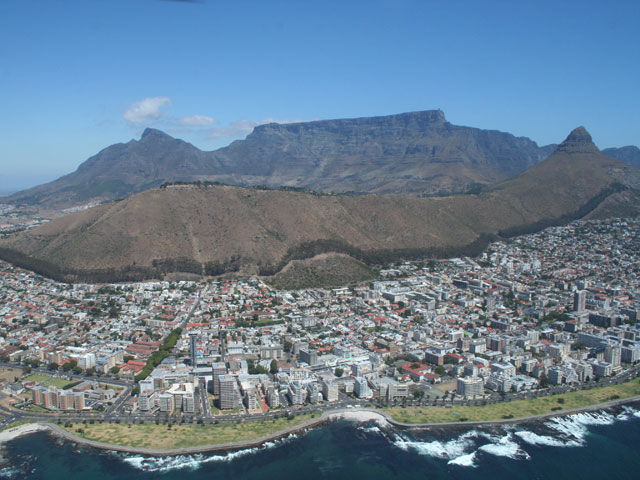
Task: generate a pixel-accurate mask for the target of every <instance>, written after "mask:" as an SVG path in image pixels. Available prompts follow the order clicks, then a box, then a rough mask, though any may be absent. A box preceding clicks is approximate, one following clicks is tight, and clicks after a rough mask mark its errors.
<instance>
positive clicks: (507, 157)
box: [8, 110, 555, 208]
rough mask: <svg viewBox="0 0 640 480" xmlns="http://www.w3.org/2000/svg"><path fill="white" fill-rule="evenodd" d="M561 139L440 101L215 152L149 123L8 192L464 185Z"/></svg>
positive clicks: (69, 200) (23, 199)
mask: <svg viewBox="0 0 640 480" xmlns="http://www.w3.org/2000/svg"><path fill="white" fill-rule="evenodd" d="M554 147H555V146H547V147H538V145H537V144H536V143H535V142H533V141H532V140H530V139H528V138H525V137H515V136H513V135H511V134H509V133H503V132H498V131H495V130H481V129H478V128H471V127H461V126H457V125H453V124H451V123H449V122H447V120H446V119H445V116H444V113H443V112H442V111H440V110H433V111H424V112H414V113H403V114H399V115H389V116H382V117H370V118H356V119H342V120H324V121H314V122H303V123H294V124H285V125H281V124H275V123H272V124H267V125H261V126H258V127H256V128H255V129H254V131H253V132H252V133H251V134H250V135H248V136H247V138H246V139H245V140H239V141H236V142H233V143H232V144H231V145H229V146H227V147H224V148H221V149H219V150H216V151H213V152H203V151H201V150H199V149H198V148H196V147H195V146H193V145H191V144H189V143H187V142H184V141H182V140H178V139H175V138H173V137H171V136H169V135H167V134H165V133H163V132H161V131H159V130H154V129H147V130H145V131H144V133H143V134H142V137H141V138H140V140H131V141H129V142H127V143H120V144H116V145H112V146H110V147H107V148H105V149H104V150H102V151H100V152H99V153H98V154H97V155H95V156H93V157H91V158H89V159H88V160H87V161H86V162H84V163H83V164H81V165H80V167H79V168H78V169H77V170H76V171H75V172H73V173H71V174H69V175H65V176H64V177H61V178H59V179H57V180H55V181H53V182H50V183H47V184H44V185H40V186H37V187H35V188H31V189H29V190H25V191H22V192H18V193H16V194H14V195H12V196H11V197H9V198H8V201H10V202H12V203H18V204H19V203H22V204H29V205H35V206H41V207H42V206H46V207H47V208H66V207H69V206H73V205H79V204H85V203H88V202H91V201H104V200H114V199H117V198H122V197H126V196H128V195H130V194H134V193H138V192H141V191H144V190H146V189H149V188H153V187H155V186H158V185H161V184H163V183H165V182H175V181H196V180H208V181H218V182H222V183H227V184H233V185H241V186H249V185H267V186H272V187H278V186H291V187H299V188H303V189H308V190H316V191H322V192H361V193H362V192H368V193H409V194H413V195H418V196H425V195H434V194H443V193H455V192H464V191H467V190H469V189H470V188H471V187H477V186H479V185H488V184H493V183H495V182H498V181H501V180H505V179H507V178H509V177H511V176H513V175H516V174H518V173H520V172H523V171H524V170H526V169H527V168H529V167H531V166H532V165H535V164H536V163H538V162H540V161H541V160H543V159H544V158H546V157H547V156H548V155H549V154H550V153H551V152H552V151H553V148H554Z"/></svg>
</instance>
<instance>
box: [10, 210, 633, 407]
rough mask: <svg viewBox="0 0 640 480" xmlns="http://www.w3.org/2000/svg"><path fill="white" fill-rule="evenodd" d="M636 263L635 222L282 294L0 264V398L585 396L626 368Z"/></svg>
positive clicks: (139, 403) (303, 401)
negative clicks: (62, 274)
mask: <svg viewBox="0 0 640 480" xmlns="http://www.w3.org/2000/svg"><path fill="white" fill-rule="evenodd" d="M639 251H640V222H639V221H637V220H610V221H589V222H586V221H580V222H574V223H572V224H570V225H568V226H565V227H554V228H549V229H546V230H544V231H543V232H540V233H536V234H532V235H527V236H523V237H519V238H516V239H513V240H510V241H506V242H499V243H494V244H492V245H491V246H490V247H489V249H488V250H487V251H486V252H485V253H484V254H482V255H481V256H480V257H478V258H475V259H471V258H454V259H449V260H442V261H435V260H430V261H424V262H406V263H401V264H396V265H393V266H390V267H388V268H386V269H383V270H381V271H380V272H379V279H378V280H377V281H374V282H371V283H367V284H362V285H354V286H348V287H341V288H333V289H306V290H296V291H276V290H274V289H272V288H271V287H270V286H269V285H267V284H266V283H264V281H262V280H261V279H259V278H248V279H242V280H241V279H232V278H230V279H225V278H222V279H208V280H203V281H177V280H176V281H156V282H145V283H136V284H110V285H87V284H75V285H70V284H62V283H56V282H53V281H51V280H48V279H46V278H43V277H40V276H37V275H35V274H32V273H30V272H27V271H25V270H21V269H18V268H15V267H13V266H11V265H9V264H6V263H2V264H1V266H0V268H1V270H2V271H1V274H0V285H1V288H0V296H1V307H0V335H1V337H2V338H1V339H0V340H1V341H0V357H1V359H2V361H3V362H4V365H6V366H9V365H21V366H22V367H26V368H27V374H26V375H25V376H23V377H22V378H15V379H13V381H11V379H5V380H4V384H3V385H2V390H3V392H4V394H5V396H7V397H9V398H10V399H12V400H11V401H12V403H14V404H17V406H19V407H20V408H22V409H24V410H26V411H32V412H33V411H40V412H58V413H59V412H66V411H73V412H85V413H87V414H91V413H94V414H100V413H103V414H109V415H116V416H117V415H138V416H142V417H144V418H153V417H156V418H168V417H169V416H176V417H177V416H182V417H187V418H190V419H191V420H193V419H194V418H198V419H199V420H202V419H209V420H211V419H213V418H216V417H219V418H223V417H225V416H227V415H267V414H269V413H270V412H271V413H273V412H274V411H279V410H284V411H288V412H295V411H296V410H303V409H305V408H310V407H312V408H324V407H332V406H337V405H340V406H345V405H354V404H358V405H363V404H364V405H366V404H372V405H378V406H383V405H406V404H416V403H419V404H434V403H435V404H445V403H446V402H465V403H472V404H479V403H482V402H485V403H486V402H494V401H501V400H504V398H505V396H507V397H509V396H526V395H535V394H539V393H540V392H544V391H548V390H549V389H554V388H556V389H564V390H565V391H566V390H567V389H575V388H585V387H589V386H590V385H593V384H594V383H595V382H598V381H606V379H608V378H611V377H614V376H619V375H621V374H623V373H624V372H625V371H628V370H629V369H630V368H631V367H632V366H633V365H634V364H637V363H638V361H639V360H640V328H638V324H637V321H638V315H639V310H640V263H639V261H638V252H639ZM54 380H62V381H60V382H57V381H54Z"/></svg>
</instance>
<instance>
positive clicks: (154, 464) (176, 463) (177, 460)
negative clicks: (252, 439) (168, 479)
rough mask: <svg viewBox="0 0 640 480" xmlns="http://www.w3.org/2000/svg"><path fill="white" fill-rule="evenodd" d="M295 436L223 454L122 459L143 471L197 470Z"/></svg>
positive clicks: (126, 456) (275, 445)
mask: <svg viewBox="0 0 640 480" xmlns="http://www.w3.org/2000/svg"><path fill="white" fill-rule="evenodd" d="M294 438H297V435H295V434H291V435H289V436H287V437H285V438H282V439H279V440H274V441H272V442H266V443H264V444H262V445H261V446H259V447H253V448H245V449H243V450H235V451H232V452H229V453H226V454H224V455H207V454H202V453H196V454H193V455H176V456H172V457H149V456H145V455H128V454H125V456H124V458H123V460H124V461H125V462H126V463H128V464H129V465H131V466H132V467H134V468H137V469H138V470H143V471H145V472H159V473H162V472H169V471H172V470H181V469H188V470H197V469H198V468H200V466H202V465H204V464H206V463H211V462H230V461H232V460H235V459H236V458H239V457H242V456H245V455H249V454H252V453H256V452H261V451H264V450H267V449H269V448H273V447H277V446H279V445H282V444H284V443H286V442H288V441H290V440H293V439H294Z"/></svg>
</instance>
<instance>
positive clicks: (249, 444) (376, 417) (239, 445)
mask: <svg viewBox="0 0 640 480" xmlns="http://www.w3.org/2000/svg"><path fill="white" fill-rule="evenodd" d="M636 402H640V396H634V397H629V398H624V399H619V400H614V401H610V402H605V403H599V404H595V405H588V406H585V407H580V408H574V409H569V410H562V411H555V412H550V413H544V414H540V415H532V416H526V417H520V418H513V419H501V420H486V421H471V422H446V423H412V424H408V423H402V422H398V421H396V420H394V419H393V418H391V417H390V416H389V415H388V414H387V413H385V412H381V411H378V410H369V409H353V410H338V411H330V412H325V413H323V414H322V415H321V416H319V417H318V418H314V419H311V420H309V421H307V422H304V423H301V424H299V425H294V426H292V427H290V428H286V429H284V430H281V431H278V432H275V433H273V434H270V435H266V436H263V437H259V438H255V439H252V440H243V441H238V442H229V443H222V444H213V445H200V446H195V447H185V448H176V449H166V450H157V449H150V448H142V447H129V446H126V445H113V444H109V443H103V442H97V441H93V440H89V439H86V438H83V437H80V436H78V435H75V434H73V433H71V432H69V431H67V430H65V429H64V428H62V427H60V426H58V425H56V424H53V423H48V422H46V423H30V424H24V425H20V426H18V427H15V428H12V429H9V430H5V431H3V432H0V444H2V443H4V442H8V441H11V440H13V439H15V438H17V437H20V436H23V435H29V434H31V433H35V432H38V431H44V430H47V431H49V432H51V433H53V434H54V435H57V436H59V437H62V438H64V439H66V440H69V441H72V442H75V443H78V444H80V445H86V446H89V447H94V448H100V449H103V450H112V451H119V452H125V453H136V454H141V455H148V456H155V457H163V456H176V455H187V454H197V453H212V452H230V451H234V450H240V449H245V448H253V447H259V446H261V445H263V444H264V443H266V442H270V441H274V440H279V439H282V438H284V437H287V436H289V435H292V434H296V433H299V432H303V431H306V430H308V429H310V428H314V427H317V426H318V425H321V424H323V423H325V422H327V421H330V420H340V419H344V420H352V421H356V422H361V423H362V422H376V423H378V424H379V425H381V426H392V427H400V428H411V429H429V428H447V427H450V428H460V427H463V428H468V427H481V426H496V425H512V424H518V423H526V422H532V421H538V420H544V419H547V418H552V417H561V416H565V415H572V414H574V413H580V412H589V411H596V410H604V409H607V408H613V407H617V406H621V405H625V404H629V403H636Z"/></svg>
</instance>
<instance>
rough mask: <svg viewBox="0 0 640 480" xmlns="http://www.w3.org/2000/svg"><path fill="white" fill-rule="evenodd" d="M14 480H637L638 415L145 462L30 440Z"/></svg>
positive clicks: (346, 432)
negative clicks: (470, 479) (471, 479)
mask: <svg viewBox="0 0 640 480" xmlns="http://www.w3.org/2000/svg"><path fill="white" fill-rule="evenodd" d="M3 450H4V451H3V456H4V461H5V464H4V465H3V466H2V469H1V470H0V478H14V479H64V480H73V479H82V480H98V479H116V478H117V479H151V478H154V479H155V478H160V479H180V480H191V479H234V480H240V479H256V480H258V479H259V480H268V479H272V478H290V479H293V478H295V479H301V480H313V479H331V480H340V479H348V480H355V479H359V478H363V479H367V480H376V479H395V478H399V479H403V480H404V479H413V478H416V479H418V478H420V479H440V478H442V479H445V478H447V479H451V478H452V479H458V478H459V479H465V478H473V479H479V478H487V479H491V480H499V479H509V480H513V479H519V478H522V479H536V478H539V479H571V480H574V479H581V480H585V479H598V480H602V479H610V478H624V479H634V478H640V408H638V406H634V407H622V408H619V409H616V410H608V411H603V412H596V413H580V414H575V415H570V416H566V417H562V418H556V419H550V420H545V421H542V422H539V423H531V424H525V425H514V426H507V427H495V428H474V429H469V428H456V429H453V430H452V429H442V430H429V431H415V430H410V431H409V430H398V429H392V428H388V427H385V426H381V425H377V424H374V423H369V424H357V423H352V422H350V421H344V420H341V421H335V422H332V423H329V424H326V425H324V426H322V427H319V428H316V429H312V430H310V431H308V432H306V433H301V434H298V435H295V436H290V437H288V438H286V439H283V440H279V441H277V442H272V443H268V444H266V445H265V446H263V447H260V448H254V449H248V450H242V451H237V452H232V453H229V454H227V455H222V454H219V453H218V454H211V455H184V456H178V457H166V458H151V457H144V456H140V455H131V454H122V453H115V452H107V451H102V450H96V449H93V448H88V447H81V446H78V445H76V444H74V443H72V442H67V441H63V440H61V439H59V438H57V437H54V436H52V435H50V434H48V433H44V432H38V433H34V434H31V435H29V436H25V437H21V438H18V439H16V440H13V441H11V442H9V443H7V444H5V445H4V447H3Z"/></svg>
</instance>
